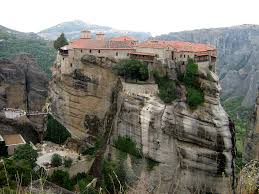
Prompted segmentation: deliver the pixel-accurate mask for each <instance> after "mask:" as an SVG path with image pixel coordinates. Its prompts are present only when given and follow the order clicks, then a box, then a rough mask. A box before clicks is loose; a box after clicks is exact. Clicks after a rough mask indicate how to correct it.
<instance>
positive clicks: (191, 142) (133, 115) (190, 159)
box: [115, 72, 235, 193]
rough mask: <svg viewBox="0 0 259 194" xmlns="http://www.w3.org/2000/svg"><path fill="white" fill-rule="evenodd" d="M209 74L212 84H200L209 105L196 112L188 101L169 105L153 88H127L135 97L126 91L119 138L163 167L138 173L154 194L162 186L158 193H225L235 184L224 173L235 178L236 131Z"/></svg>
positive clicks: (205, 80) (200, 107)
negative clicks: (126, 139)
mask: <svg viewBox="0 0 259 194" xmlns="http://www.w3.org/2000/svg"><path fill="white" fill-rule="evenodd" d="M209 73H211V74H212V75H213V76H212V77H213V78H212V79H211V81H208V79H201V80H200V81H201V82H202V85H203V87H204V91H205V103H204V104H203V105H201V106H199V107H198V109H197V110H195V111H192V110H190V109H189V107H188V106H187V105H186V103H185V99H184V98H183V99H179V100H176V101H175V102H173V103H172V104H168V105H166V104H164V103H163V102H161V100H160V99H158V98H157V97H156V95H154V94H156V92H157V90H155V88H153V89H154V90H153V91H152V90H149V91H152V93H150V92H149V93H146V92H144V90H143V89H137V88H138V87H143V86H141V85H139V86H136V85H135V84H131V86H129V85H130V84H124V86H125V85H127V86H126V87H124V88H126V89H127V88H130V87H132V88H135V93H134V91H133V90H130V89H128V90H126V91H125V92H124V101H123V103H122V107H121V112H120V113H119V118H118V124H117V129H116V130H115V131H116V132H115V134H116V133H117V135H122V136H125V135H126V136H129V137H131V138H132V139H134V140H135V141H136V142H137V143H138V144H139V145H140V147H142V151H143V153H144V155H145V156H146V157H148V158H151V159H152V160H155V161H158V162H160V164H159V166H158V167H156V168H155V172H152V173H147V172H145V168H142V173H140V176H142V178H143V179H144V180H146V181H150V182H149V184H148V185H149V187H150V188H149V189H150V190H152V189H154V188H155V186H156V185H158V184H160V187H159V190H158V191H159V193H194V191H197V192H198V191H200V192H201V193H206V192H212V193H224V192H226V191H227V190H228V187H229V185H231V184H232V181H233V180H231V179H228V178H226V179H224V178H223V177H222V174H225V176H226V177H233V175H234V174H233V173H234V169H233V168H234V167H233V157H234V150H235V148H234V137H233V136H234V128H233V125H232V123H231V122H230V121H229V118H228V115H227V114H226V113H225V111H224V109H223V108H222V106H221V105H220V102H219V90H220V87H219V85H218V78H217V76H216V75H215V74H214V73H213V72H209ZM131 166H134V165H133V164H132V165H129V167H128V168H131ZM132 168H134V167H132ZM137 168H139V167H137ZM133 171H136V169H133ZM137 171H138V173H139V171H141V170H140V169H138V170H137ZM139 184H143V183H141V182H139ZM230 189H231V188H230Z"/></svg>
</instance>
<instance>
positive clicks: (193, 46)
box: [137, 40, 216, 52]
mask: <svg viewBox="0 0 259 194" xmlns="http://www.w3.org/2000/svg"><path fill="white" fill-rule="evenodd" d="M137 47H139V48H167V47H169V48H171V49H173V50H175V51H177V52H180V51H185V52H205V51H214V50H216V49H215V48H214V47H211V46H209V45H206V44H198V43H191V42H182V41H165V40H149V41H145V42H142V43H140V44H138V45H137Z"/></svg>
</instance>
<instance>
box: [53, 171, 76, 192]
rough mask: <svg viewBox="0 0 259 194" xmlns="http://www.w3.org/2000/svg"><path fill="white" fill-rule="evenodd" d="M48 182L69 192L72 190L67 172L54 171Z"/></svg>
mask: <svg viewBox="0 0 259 194" xmlns="http://www.w3.org/2000/svg"><path fill="white" fill-rule="evenodd" d="M50 181H51V182H53V183H55V184H57V185H59V186H61V187H64V188H66V189H68V190H70V191H71V190H72V189H73V184H72V181H71V180H70V178H69V174H68V172H67V171H63V170H55V171H54V172H53V174H52V175H51V177H50Z"/></svg>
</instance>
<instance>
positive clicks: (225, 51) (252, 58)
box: [156, 25, 259, 114]
mask: <svg viewBox="0 0 259 194" xmlns="http://www.w3.org/2000/svg"><path fill="white" fill-rule="evenodd" d="M156 38H158V39H167V40H185V41H191V42H202V43H208V44H211V45H215V46H216V47H217V49H218V59H217V64H216V65H217V66H216V69H217V72H218V74H219V77H220V83H221V87H222V99H223V101H224V102H226V103H227V104H228V105H230V106H233V107H237V106H241V107H252V106H253V105H254V104H255V99H256V93H257V91H258V90H257V88H258V86H259V26H257V25H241V26H233V27H227V28H215V29H202V30H193V31H183V32H176V33H169V34H165V35H161V36H158V37H156ZM240 114H242V112H241V113H240Z"/></svg>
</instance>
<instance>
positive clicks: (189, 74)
mask: <svg viewBox="0 0 259 194" xmlns="http://www.w3.org/2000/svg"><path fill="white" fill-rule="evenodd" d="M197 75H198V64H196V63H195V62H194V60H193V59H189V60H188V63H187V66H186V71H185V73H184V74H183V75H182V74H181V75H179V76H178V78H179V80H180V81H181V82H182V83H183V84H184V85H185V87H186V88H187V96H186V103H187V104H188V105H189V106H190V108H191V109H196V108H197V107H198V106H199V105H200V104H202V103H203V102H204V93H203V91H202V90H201V88H200V84H199V83H198V80H197Z"/></svg>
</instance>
